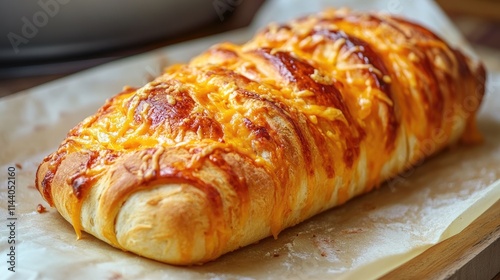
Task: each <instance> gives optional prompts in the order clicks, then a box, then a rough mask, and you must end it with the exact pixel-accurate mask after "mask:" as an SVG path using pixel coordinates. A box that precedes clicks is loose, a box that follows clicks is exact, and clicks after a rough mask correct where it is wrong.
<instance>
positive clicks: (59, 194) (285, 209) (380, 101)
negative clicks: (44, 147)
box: [36, 9, 485, 265]
mask: <svg viewBox="0 0 500 280" xmlns="http://www.w3.org/2000/svg"><path fill="white" fill-rule="evenodd" d="M484 83H485V70H484V68H483V67H482V65H481V64H480V63H477V62H474V61H473V60H471V59H468V58H467V57H465V56H464V55H463V54H462V53H461V52H460V51H458V50H456V49H454V48H451V47H450V46H449V45H447V44H446V43H445V42H443V41H442V40H441V39H440V38H439V37H437V36H436V35H434V34H433V33H432V32H430V31H429V30H427V29H425V28H423V27H421V26H419V25H416V24H414V23H411V22H409V21H407V20H404V19H401V18H397V17H392V16H388V15H381V14H370V13H358V12H352V11H349V10H345V9H340V10H327V11H324V12H322V13H319V14H316V15H311V16H307V17H303V18H300V19H297V20H294V21H291V22H288V23H287V24H284V25H276V24H271V25H269V26H268V27H267V28H266V29H264V30H263V31H261V32H260V33H258V34H257V35H256V36H255V37H254V38H253V39H252V40H250V41H249V42H247V43H246V44H243V45H234V44H231V43H222V44H219V45H216V46H213V47H212V48H210V49H209V50H207V51H206V52H205V53H203V54H201V55H199V56H198V57H195V58H194V59H193V60H192V61H191V62H190V63H188V64H185V65H174V66H171V67H169V68H168V69H166V70H165V72H164V74H162V75H161V76H160V77H158V78H156V79H155V80H153V81H152V82H150V83H148V84H147V85H145V86H144V87H142V88H139V89H134V88H125V89H124V91H123V92H122V93H120V94H118V95H116V96H115V97H113V98H111V99H110V100H108V101H107V102H106V103H105V104H104V106H103V107H101V108H100V109H99V111H98V112H97V113H96V114H95V115H93V116H90V117H88V118H86V119H85V120H84V121H83V122H81V123H80V124H78V125H77V126H76V127H74V128H73V129H72V130H71V131H70V132H69V133H68V135H67V138H66V139H65V140H64V141H63V142H62V144H61V145H60V146H59V148H58V150H57V151H56V152H54V153H53V154H51V155H49V156H48V157H46V158H45V159H44V160H43V162H42V163H41V165H40V166H39V169H38V171H37V175H36V186H37V188H38V190H39V191H40V193H41V195H42V196H43V198H44V199H45V200H46V201H47V202H48V203H49V204H50V205H51V206H54V207H56V208H57V210H58V211H59V212H60V213H61V215H62V216H63V217H64V218H65V219H66V220H68V221H69V222H70V223H71V224H72V225H73V227H74V229H75V231H76V234H77V235H78V236H80V234H81V231H82V230H84V231H86V232H88V233H90V234H92V235H94V236H96V237H97V238H99V239H102V240H103V241H105V242H107V243H109V244H111V245H112V246H114V247H117V248H120V249H123V250H127V251H132V252H134V253H136V254H139V255H142V256H145V257H148V258H152V259H155V260H158V261H161V262H166V263H170V264H180V265H186V264H199V263H204V262H207V261H210V260H213V259H215V258H217V257H219V256H220V255H222V254H224V253H226V252H229V251H232V250H235V249H237V248H239V247H242V246H245V245H248V244H251V243H254V242H256V241H258V240H260V239H263V238H265V237H267V236H270V235H273V236H274V237H277V236H278V234H279V232H280V231H282V230H283V229H285V228H287V227H290V226H293V225H295V224H297V223H300V222H301V221H304V220H305V219H307V218H309V217H311V216H313V215H315V214H317V213H319V212H321V211H324V210H326V209H329V208H331V207H333V206H336V205H339V204H342V203H344V202H346V201H347V200H349V199H351V198H352V197H354V196H357V195H360V194H362V193H366V192H368V191H370V190H372V189H373V188H375V187H377V186H379V185H380V184H381V183H382V182H384V181H385V180H387V179H389V178H392V177H394V176H396V175H397V174H398V173H400V172H402V171H404V170H405V169H407V168H409V167H411V166H412V165H415V164H417V163H419V162H420V161H422V160H423V159H424V158H426V157H428V156H430V155H432V154H435V153H436V152H437V151H439V150H442V149H443V148H444V147H446V146H447V145H450V144H452V143H456V142H458V141H459V140H461V139H462V140H464V141H467V142H470V141H475V140H477V139H478V138H479V135H478V133H477V131H476V129H475V120H474V116H475V114H476V111H477V109H478V107H479V104H480V102H481V99H482V96H483V92H484Z"/></svg>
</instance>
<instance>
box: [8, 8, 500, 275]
mask: <svg viewBox="0 0 500 280" xmlns="http://www.w3.org/2000/svg"><path fill="white" fill-rule="evenodd" d="M417 2H418V3H417ZM326 5H330V6H340V5H346V6H351V7H354V8H356V9H363V10H373V9H377V10H383V11H385V12H391V13H399V14H403V15H405V16H408V17H410V18H412V19H414V20H417V21H419V22H421V23H423V24H424V25H426V26H427V27H429V28H431V29H433V30H434V31H436V32H437V33H439V34H440V35H441V36H443V37H445V38H447V39H448V40H449V41H450V42H453V43H454V44H455V45H456V46H459V47H461V48H465V49H467V50H468V51H469V52H470V49H469V48H468V47H467V45H466V44H465V43H464V41H463V40H462V38H461V36H460V34H459V33H458V32H457V31H456V30H455V29H454V28H453V26H452V25H451V24H450V22H449V21H448V20H447V18H446V17H444V16H443V14H442V13H441V12H440V10H439V9H438V8H437V7H436V6H435V4H434V3H433V2H431V1H420V0H419V1H392V0H389V1H373V2H364V1H316V2H315V1H298V0H296V1H285V0H276V1H268V2H267V3H266V5H265V7H264V8H263V10H262V11H261V12H260V14H259V15H258V16H257V18H256V21H255V23H254V24H253V25H252V26H250V27H249V28H247V29H243V30H237V31H233V32H229V33H225V34H221V35H217V36H214V37H210V38H204V39H201V40H196V41H192V42H187V43H182V44H179V45H175V46H170V47H166V48H164V49H160V50H157V51H153V52H149V53H146V54H143V55H139V56H135V57H131V58H128V59H124V60H120V61H117V62H113V63H109V64H106V65H103V66H100V67H96V68H94V69H91V70H88V71H84V72H81V73H78V74H75V75H72V76H70V77H67V78H64V79H61V80H58V81H55V82H52V83H49V84H46V85H42V86H39V87H36V88H33V89H30V90H27V91H25V92H23V93H18V94H16V95H13V96H9V97H7V98H3V99H0V115H1V121H0V133H1V134H0V147H1V151H0V182H1V190H0V198H1V207H0V212H1V213H0V215H1V218H0V221H1V223H2V224H1V225H0V234H1V235H0V264H1V265H0V271H1V272H0V278H2V279H139V278H142V279H145V278H147V279H179V278H180V279H238V278H239V279H253V278H256V279H266V278H268V279H277V278H287V279H310V278H315V279H324V278H334V277H338V278H341V279H371V278H376V277H378V276H381V275H383V274H385V273H387V272H388V271H390V270H392V269H394V268H395V267H397V266H398V265H401V264H402V263H404V262H406V261H407V260H409V259H411V258H412V257H414V256H416V255H417V254H419V253H421V252H423V251H424V250H425V249H426V248H428V247H430V246H432V245H433V244H436V243H438V242H439V241H441V240H443V239H445V238H448V237H450V236H452V235H454V234H457V233H458V232H460V231H461V230H462V229H463V228H464V227H466V226H467V225H468V224H470V223H471V222H472V221H473V220H474V219H475V218H476V217H478V216H479V215H480V214H481V213H483V212H484V211H485V210H486V209H487V208H488V207H490V206H491V205H492V204H493V203H494V202H496V201H497V200H498V199H499V198H500V185H499V181H498V180H499V179H500V168H499V166H500V113H499V111H500V73H490V75H489V77H488V79H489V81H488V87H487V95H486V98H485V102H484V103H483V106H482V111H481V114H480V116H479V119H478V122H479V127H480V129H481V131H482V132H483V133H484V136H485V141H484V143H483V144H482V145H478V146H473V147H463V146H460V147H453V148H450V149H448V150H447V151H445V152H443V153H441V154H439V155H437V156H435V157H433V158H432V159H430V160H428V161H426V162H425V163H424V164H423V165H421V166H418V167H416V168H414V169H411V170H409V171H408V172H406V173H404V174H402V175H401V176H400V177H399V179H398V180H395V181H391V182H389V183H387V184H386V185H384V186H382V187H381V188H380V189H378V190H376V191H374V192H372V193H370V194H367V195H365V196H362V197H360V198H356V199H354V200H352V201H350V202H349V203H347V204H346V205H344V206H342V207H338V208H335V209H332V210H329V211H326V212H324V213H322V214H320V215H318V216H315V217H313V218H312V219H310V220H308V221H306V222H303V223H301V224H299V225H298V226H296V227H293V228H290V229H288V230H285V231H284V232H282V233H281V234H280V235H279V238H278V239H277V240H274V239H272V238H268V239H265V240H262V241H261V242H259V243H258V244H254V245H251V246H248V247H245V248H242V249H240V250H237V251H235V252H233V253H230V254H227V255H225V256H223V257H221V258H220V259H218V260H216V261H213V262H210V263H207V264H205V265H202V266H193V267H176V266H170V265H166V264H162V263H158V262H155V261H151V260H148V259H145V258H142V257H138V256H136V255H134V254H131V253H126V252H122V251H119V250H116V249H114V248H112V247H110V246H109V245H107V244H105V243H103V242H101V241H99V240H97V239H96V238H94V237H92V236H90V235H88V234H84V236H83V239H82V240H79V241H76V240H75V234H74V231H73V229H72V227H71V226H70V225H69V224H68V223H67V222H66V221H65V220H64V219H63V218H61V217H60V215H59V214H58V213H57V211H56V210H55V209H50V208H48V205H47V203H45V202H44V201H43V200H42V198H41V197H40V195H39V194H38V192H37V191H36V190H35V189H34V177H35V175H34V174H35V170H36V167H37V166H38V164H39V163H40V161H41V160H42V158H43V157H44V156H45V155H47V154H49V153H50V152H52V151H54V150H55V149H56V147H57V145H58V144H59V143H60V142H61V141H62V139H63V138H64V136H65V134H66V132H67V131H68V130H69V129H70V128H71V127H73V126H74V125H75V124H76V123H78V122H79V121H80V120H82V119H83V118H84V117H85V116H87V115H90V114H92V113H94V112H95V111H96V110H97V108H98V107H99V106H100V105H101V104H102V103H103V102H104V100H105V99H106V98H109V97H111V96H112V95H114V94H116V93H117V92H119V91H120V90H121V88H122V86H124V85H127V84H128V85H132V86H141V85H142V84H144V83H145V82H147V80H148V77H150V76H155V75H157V74H158V73H159V72H160V70H161V66H164V62H165V61H168V63H173V62H181V61H187V60H188V59H189V58H190V57H192V56H194V55H196V54H197V53H199V52H201V51H202V50H204V49H206V48H207V47H208V46H210V45H212V44H214V43H216V42H220V41H224V40H230V41H233V42H243V41H245V40H246V39H248V38H250V36H251V35H252V34H253V32H254V31H255V29H258V28H260V27H261V26H263V24H264V23H268V22H270V21H283V20H286V19H287V18H291V17H295V16H297V15H301V14H304V13H309V12H313V11H317V10H320V9H321V8H322V7H323V6H326ZM15 164H18V167H16V169H17V170H16V194H15V195H16V209H15V216H14V217H16V218H17V221H16V231H15V233H16V236H15V238H16V251H15V253H16V267H15V270H16V272H15V273H12V272H10V271H8V270H7V263H6V261H7V254H8V253H9V251H10V250H9V247H10V245H9V244H8V236H9V235H10V231H9V229H8V228H7V224H8V222H7V215H8V213H7V203H6V201H7V199H8V197H7V196H8V192H7V169H8V167H9V166H15ZM39 203H40V204H42V205H44V206H45V207H47V208H48V209H47V210H48V212H46V213H43V214H39V213H38V212H36V208H37V205H38V204H39Z"/></svg>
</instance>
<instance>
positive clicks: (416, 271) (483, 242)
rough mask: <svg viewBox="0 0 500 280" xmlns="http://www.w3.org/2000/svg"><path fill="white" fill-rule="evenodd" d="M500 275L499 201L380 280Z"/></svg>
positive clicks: (487, 277) (489, 277) (479, 277)
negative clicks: (457, 230)
mask: <svg viewBox="0 0 500 280" xmlns="http://www.w3.org/2000/svg"><path fill="white" fill-rule="evenodd" d="M499 273H500V200H498V201H497V202H496V203H495V204H494V205H493V206H492V207H490V208H489V209H488V210H487V211H486V212H485V213H483V214H482V215H481V216H480V217H479V218H477V219H476V220H475V221H474V222H473V223H472V224H470V225H469V226H468V227H466V228H465V229H464V230H463V231H462V232H461V233H459V234H458V235H455V236H453V237H451V238H449V239H447V240H445V241H443V242H441V243H439V244H437V245H435V246H433V247H431V248H429V249H427V250H426V251H424V252H423V253H422V254H420V255H419V256H417V257H415V258H414V259H412V260H411V261H409V262H407V263H405V264H404V265H402V266H400V267H398V268H397V269H395V270H393V271H391V272H390V273H388V274H386V275H385V276H383V277H382V278H381V279H492V278H494V277H495V276H498V274H499ZM495 278H497V277H495Z"/></svg>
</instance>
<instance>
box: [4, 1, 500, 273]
mask: <svg viewBox="0 0 500 280" xmlns="http://www.w3.org/2000/svg"><path fill="white" fill-rule="evenodd" d="M263 2H264V0H258V1H244V2H243V4H242V5H241V7H240V8H239V9H237V10H236V11H235V13H234V14H233V15H232V16H231V17H230V18H229V19H228V20H227V21H225V22H219V23H214V24H213V25H210V26H206V27H204V28H201V29H199V30H197V31H196V32H193V33H190V34H187V35H184V36H181V37H176V38H168V39H165V40H162V41H159V42H154V43H152V44H151V43H150V44H147V45H144V46H140V47H138V48H135V49H133V50H126V51H124V50H120V51H117V52H114V53H105V54H99V55H97V56H93V57H89V58H88V61H87V62H86V64H85V63H82V62H81V61H78V62H75V65H76V66H74V67H67V69H68V70H67V71H66V72H64V73H52V74H48V75H38V76H30V77H14V78H9V79H0V97H2V96H7V95H10V94H14V93H16V92H18V91H21V90H24V89H28V88H31V87H34V86H37V85H40V84H43V83H45V82H48V81H51V80H55V79H58V78H61V77H64V76H67V75H69V74H72V73H74V72H76V71H79V70H83V69H85V68H89V67H93V66H96V65H98V64H102V63H105V62H108V61H111V60H114V59H119V58H123V57H126V56H129V55H134V54H137V53H141V52H146V51H149V50H152V49H155V48H159V47H163V46H166V45H169V44H173V43H178V42H182V41H186V40H189V39H193V38H198V37H202V36H208V35H211V34H215V33H219V32H223V31H227V30H231V29H235V28H238V27H243V26H246V25H247V24H248V23H249V22H250V21H251V19H252V16H253V14H254V13H255V12H256V11H257V10H258V8H259V7H260V6H261V4H262V3H263ZM438 2H439V1H438ZM441 2H446V1H441ZM444 7H445V8H446V6H444ZM452 7H453V6H452ZM452 12H453V13H452V14H450V15H451V16H452V20H454V21H455V23H456V24H457V26H458V27H459V28H460V29H462V31H463V32H464V33H465V35H466V37H467V38H469V39H470V41H471V43H472V44H473V47H474V48H475V49H476V51H477V52H478V54H479V56H480V57H481V58H482V59H483V60H484V61H485V62H486V65H487V68H488V69H489V70H490V71H498V72H500V36H498V38H497V41H498V46H497V45H495V44H496V43H495V41H493V45H491V44H490V45H488V46H482V45H480V43H481V42H475V40H477V39H478V38H477V37H478V36H477V32H475V31H474V28H478V26H484V24H485V22H484V21H483V20H482V19H481V17H480V16H477V14H475V16H474V17H472V19H471V17H470V16H466V17H465V18H464V15H463V14H458V15H457V14H456V13H455V11H454V10H453V11H452ZM474 13H477V10H474ZM488 20H491V18H489V19H488ZM490 23H491V22H488V23H487V24H490ZM494 24H498V26H500V21H499V22H496V23H494ZM471 25H474V26H475V27H474V26H473V27H471ZM488 26H489V25H488ZM498 26H496V27H491V26H490V27H489V28H490V29H491V30H493V31H495V30H500V28H498ZM483 32H484V28H483ZM471 36H473V37H474V36H476V38H475V39H474V38H472V39H471ZM479 37H480V36H479ZM490 37H491V36H485V38H486V39H488V40H489V41H488V42H490V41H491V38H490ZM494 37H495V36H494ZM479 39H481V38H479ZM490 43H491V42H490ZM69 64H70V65H71V62H69ZM66 66H67V65H66ZM381 279H500V201H497V202H496V203H495V204H494V205H493V206H492V207H491V208H490V209H489V210H487V211H486V212H485V213H484V214H482V215H481V216H480V217H479V218H478V219H476V220H475V221H474V222H473V223H472V224H471V225H469V226H468V227H467V228H465V229H464V230H463V231H462V232H461V233H459V234H458V235H455V236H453V237H451V238H449V239H447V240H445V241H443V242H441V243H439V244H437V245H435V246H433V247H431V248H429V249H428V250H426V251H425V252H423V253H422V254H420V255H419V256H417V257H415V258H414V259H412V260H411V261H409V262H407V263H405V264H404V265H402V266H400V267H399V268H397V269H395V270H393V271H391V272H390V273H388V274H386V275H385V276H383V277H382V278H381Z"/></svg>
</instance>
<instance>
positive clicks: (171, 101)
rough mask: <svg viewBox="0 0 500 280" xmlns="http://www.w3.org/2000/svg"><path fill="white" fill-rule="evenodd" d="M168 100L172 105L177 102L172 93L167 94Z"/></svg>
mask: <svg viewBox="0 0 500 280" xmlns="http://www.w3.org/2000/svg"><path fill="white" fill-rule="evenodd" d="M167 102H168V104H170V105H175V103H176V100H175V97H173V96H172V95H167Z"/></svg>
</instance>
